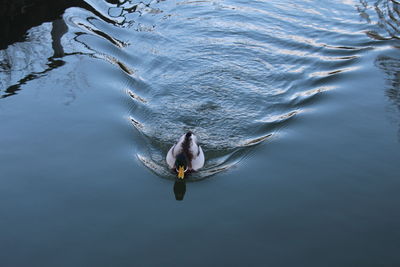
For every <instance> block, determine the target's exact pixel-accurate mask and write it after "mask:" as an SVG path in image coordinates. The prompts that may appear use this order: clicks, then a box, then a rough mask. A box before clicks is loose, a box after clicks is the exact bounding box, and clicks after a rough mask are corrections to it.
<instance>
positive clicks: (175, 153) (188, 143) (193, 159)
mask: <svg viewBox="0 0 400 267" xmlns="http://www.w3.org/2000/svg"><path fill="white" fill-rule="evenodd" d="M166 161H167V164H168V166H169V168H170V169H171V170H174V171H176V173H177V176H178V179H184V178H185V173H189V172H192V171H197V170H199V169H201V168H202V167H203V166H204V161H205V158H204V153H203V150H202V149H201V147H200V146H199V145H198V144H197V137H196V136H195V135H194V134H193V133H192V132H191V131H189V132H187V133H186V134H184V135H182V136H181V137H180V138H179V140H178V142H177V143H176V144H174V145H173V146H172V147H171V148H170V149H169V151H168V153H167V157H166Z"/></svg>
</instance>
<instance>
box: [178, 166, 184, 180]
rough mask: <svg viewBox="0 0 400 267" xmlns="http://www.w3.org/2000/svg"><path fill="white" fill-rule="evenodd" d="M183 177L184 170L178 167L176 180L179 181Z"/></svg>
mask: <svg viewBox="0 0 400 267" xmlns="http://www.w3.org/2000/svg"><path fill="white" fill-rule="evenodd" d="M184 177H185V169H184V168H183V166H179V169H178V178H179V179H183V178H184Z"/></svg>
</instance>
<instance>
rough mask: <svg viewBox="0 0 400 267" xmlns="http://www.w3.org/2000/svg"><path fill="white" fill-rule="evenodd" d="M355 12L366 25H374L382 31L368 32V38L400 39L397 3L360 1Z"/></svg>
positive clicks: (384, 0) (399, 8) (399, 14)
mask: <svg viewBox="0 0 400 267" xmlns="http://www.w3.org/2000/svg"><path fill="white" fill-rule="evenodd" d="M357 10H358V12H359V14H360V16H361V17H362V18H364V19H365V20H366V21H367V22H368V23H375V24H376V25H377V26H378V27H379V28H380V29H381V30H382V31H381V32H377V31H374V30H369V31H367V34H368V36H370V37H371V38H373V39H376V40H390V39H400V27H399V26H400V5H399V3H398V2H397V1H394V0H378V1H376V0H374V1H368V0H360V4H359V5H357ZM375 20H376V21H375Z"/></svg>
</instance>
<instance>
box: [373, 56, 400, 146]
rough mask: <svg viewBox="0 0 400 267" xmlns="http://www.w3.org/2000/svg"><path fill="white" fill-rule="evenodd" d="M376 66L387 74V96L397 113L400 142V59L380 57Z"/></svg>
mask: <svg viewBox="0 0 400 267" xmlns="http://www.w3.org/2000/svg"><path fill="white" fill-rule="evenodd" d="M376 65H377V66H378V67H379V68H380V69H382V70H383V71H384V72H385V74H386V79H387V81H388V83H389V88H388V89H387V90H386V92H385V94H386V96H387V97H388V98H389V100H390V101H391V102H392V103H393V106H394V107H395V110H396V112H395V113H397V114H396V115H395V120H396V122H397V123H398V125H399V135H398V136H399V140H400V58H392V57H386V56H380V57H378V58H377V59H376Z"/></svg>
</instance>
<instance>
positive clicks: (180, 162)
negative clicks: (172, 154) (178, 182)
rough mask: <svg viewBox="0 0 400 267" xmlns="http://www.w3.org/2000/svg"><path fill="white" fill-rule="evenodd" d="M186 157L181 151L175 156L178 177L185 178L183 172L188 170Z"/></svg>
mask: <svg viewBox="0 0 400 267" xmlns="http://www.w3.org/2000/svg"><path fill="white" fill-rule="evenodd" d="M188 168H189V167H188V159H187V157H186V156H185V154H183V153H181V154H179V155H178V156H177V157H176V161H175V170H176V172H177V173H178V179H183V178H185V172H186V171H187V170H188Z"/></svg>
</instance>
